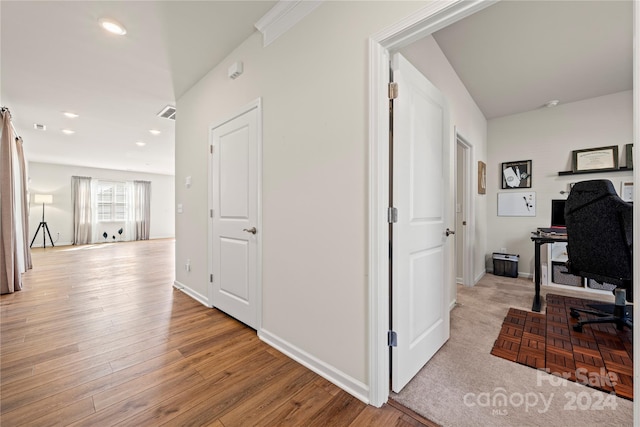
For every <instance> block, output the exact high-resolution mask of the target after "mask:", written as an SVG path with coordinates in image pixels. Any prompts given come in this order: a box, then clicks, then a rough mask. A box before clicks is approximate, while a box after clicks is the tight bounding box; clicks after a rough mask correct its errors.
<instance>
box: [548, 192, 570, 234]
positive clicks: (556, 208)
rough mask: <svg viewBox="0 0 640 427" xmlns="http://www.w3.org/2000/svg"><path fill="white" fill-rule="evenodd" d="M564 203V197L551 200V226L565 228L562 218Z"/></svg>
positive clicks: (565, 224)
mask: <svg viewBox="0 0 640 427" xmlns="http://www.w3.org/2000/svg"><path fill="white" fill-rule="evenodd" d="M566 203H567V201H566V200H565V199H554V200H551V227H563V228H566V226H567V223H566V221H565V219H564V205H565V204H566Z"/></svg>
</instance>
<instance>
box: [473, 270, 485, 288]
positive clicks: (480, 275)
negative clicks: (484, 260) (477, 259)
mask: <svg viewBox="0 0 640 427" xmlns="http://www.w3.org/2000/svg"><path fill="white" fill-rule="evenodd" d="M485 274H487V270H486V269H484V270H482V271H481V272H480V274H478V275H477V276H476V278H475V280H474V282H473V284H474V285H475V284H476V283H478V282H479V281H480V279H482V278H483V277H484V275H485Z"/></svg>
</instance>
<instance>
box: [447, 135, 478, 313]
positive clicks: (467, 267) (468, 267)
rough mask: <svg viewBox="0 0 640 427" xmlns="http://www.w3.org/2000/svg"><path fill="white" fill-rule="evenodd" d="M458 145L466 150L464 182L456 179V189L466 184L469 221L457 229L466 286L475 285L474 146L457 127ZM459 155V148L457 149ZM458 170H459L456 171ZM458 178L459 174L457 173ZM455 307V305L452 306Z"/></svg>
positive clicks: (465, 200) (464, 200)
mask: <svg viewBox="0 0 640 427" xmlns="http://www.w3.org/2000/svg"><path fill="white" fill-rule="evenodd" d="M455 132H456V135H455V137H456V146H458V145H459V146H461V147H463V150H464V161H463V165H464V166H463V167H464V168H465V171H464V181H465V182H463V183H459V182H457V181H456V189H457V187H458V185H460V184H462V185H463V186H464V190H463V195H462V198H463V201H462V205H463V212H462V216H463V218H464V219H465V221H466V222H467V225H465V226H463V227H462V230H459V233H458V230H456V235H461V236H462V240H463V244H464V246H463V247H462V282H463V283H462V284H463V285H464V286H473V281H474V279H473V246H474V242H473V241H472V237H473V236H474V235H475V233H473V232H472V231H473V230H474V229H475V220H474V219H475V216H474V203H473V194H474V192H473V171H474V168H473V158H474V156H473V154H474V153H473V146H472V145H471V144H469V142H468V141H467V140H466V139H465V138H464V137H463V136H462V135H460V133H459V132H458V130H457V129H456V131H455ZM456 155H457V150H456ZM455 164H456V167H458V162H457V159H456V163H455ZM456 172H457V171H456ZM455 176H456V180H457V176H458V174H457V173H456V174H455ZM456 226H457V225H456ZM452 308H453V307H452Z"/></svg>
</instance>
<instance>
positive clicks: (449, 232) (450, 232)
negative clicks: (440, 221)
mask: <svg viewBox="0 0 640 427" xmlns="http://www.w3.org/2000/svg"><path fill="white" fill-rule="evenodd" d="M444 234H446V236H447V237H449V235H450V234H456V232H455V231H453V230H449V229H448V228H447V230H446V231H445V232H444Z"/></svg>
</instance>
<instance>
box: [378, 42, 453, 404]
mask: <svg viewBox="0 0 640 427" xmlns="http://www.w3.org/2000/svg"><path fill="white" fill-rule="evenodd" d="M392 71H393V81H394V82H395V83H397V85H398V96H397V98H396V99H395V100H394V102H393V206H394V207H395V208H396V209H397V222H396V223H394V224H393V230H392V236H393V237H392V245H393V248H392V271H393V272H392V278H391V280H392V316H391V319H392V328H393V330H394V331H395V332H396V334H397V345H396V346H395V347H392V351H391V387H392V389H393V391H395V392H399V391H400V390H401V389H402V388H403V387H404V386H405V385H406V384H407V383H408V382H409V381H410V380H411V378H413V376H414V375H415V374H416V373H417V372H418V371H419V370H420V368H422V367H423V366H424V365H425V364H426V363H427V362H428V361H429V359H430V358H431V357H432V356H433V355H434V354H435V352H436V351H437V350H438V349H439V348H440V347H441V346H442V345H443V344H444V343H445V342H446V341H447V339H449V306H448V302H449V289H450V286H451V283H450V282H451V281H452V278H451V277H450V276H451V274H450V267H449V266H450V262H451V260H450V258H451V253H450V250H449V245H450V244H453V239H451V243H448V239H447V227H448V223H447V221H448V215H449V213H448V210H449V207H450V206H451V203H450V199H451V195H450V194H449V193H450V187H449V181H450V179H449V159H450V153H449V151H450V144H449V135H448V133H449V124H448V112H447V107H446V103H445V99H444V97H443V95H442V94H441V93H440V91H439V90H438V89H437V88H436V87H435V86H433V85H432V84H431V83H430V82H429V81H428V80H427V79H426V78H425V77H424V76H423V75H422V74H421V73H420V72H419V71H418V70H417V69H416V68H415V67H413V65H411V64H410V63H409V62H408V61H407V60H406V59H405V58H404V57H402V56H401V55H400V54H395V55H394V56H393V60H392Z"/></svg>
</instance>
